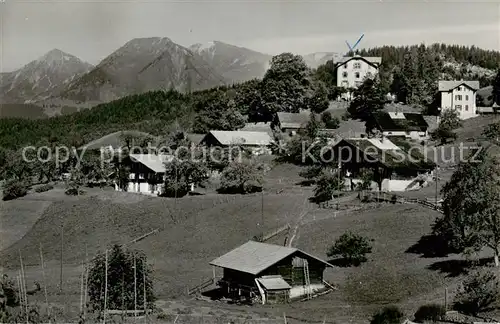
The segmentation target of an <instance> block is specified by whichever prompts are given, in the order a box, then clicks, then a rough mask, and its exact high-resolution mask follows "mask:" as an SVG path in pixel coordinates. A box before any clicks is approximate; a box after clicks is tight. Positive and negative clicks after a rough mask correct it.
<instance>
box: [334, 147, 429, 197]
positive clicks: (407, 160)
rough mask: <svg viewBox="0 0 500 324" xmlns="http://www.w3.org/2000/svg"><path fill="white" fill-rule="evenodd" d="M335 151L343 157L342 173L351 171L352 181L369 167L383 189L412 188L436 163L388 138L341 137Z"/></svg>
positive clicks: (340, 157)
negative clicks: (408, 150)
mask: <svg viewBox="0 0 500 324" xmlns="http://www.w3.org/2000/svg"><path fill="white" fill-rule="evenodd" d="M333 152H334V154H335V156H337V157H339V159H340V165H341V170H342V174H345V175H349V176H350V180H352V182H353V183H357V182H359V181H360V180H359V179H360V178H361V172H362V170H363V169H369V170H372V171H373V173H374V179H373V180H374V182H376V183H377V185H378V187H379V190H382V191H405V190H410V189H412V188H413V187H414V186H416V185H419V184H420V178H421V177H422V176H423V175H429V174H430V172H431V171H432V170H433V169H434V167H435V165H434V163H433V162H431V161H429V160H427V159H426V158H425V156H418V155H417V153H415V152H414V153H413V154H412V155H410V154H408V153H407V152H405V151H404V150H402V149H401V148H400V147H399V146H397V145H395V144H394V143H393V142H391V141H390V140H388V139H387V138H382V139H374V138H349V139H342V140H340V141H339V142H337V143H336V144H335V145H334V146H333Z"/></svg>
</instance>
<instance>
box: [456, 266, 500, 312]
mask: <svg viewBox="0 0 500 324" xmlns="http://www.w3.org/2000/svg"><path fill="white" fill-rule="evenodd" d="M498 289H499V285H498V279H497V276H496V275H495V273H493V272H492V271H476V272H474V273H473V274H471V275H469V276H468V277H467V278H466V279H465V280H464V281H463V282H462V285H461V286H460V288H459V290H458V292H457V294H456V295H455V303H454V305H453V306H454V308H455V310H458V311H460V312H462V313H464V314H469V315H477V314H478V313H480V312H482V311H485V310H487V309H488V308H489V307H491V306H492V305H493V304H495V303H496V302H497V301H498Z"/></svg>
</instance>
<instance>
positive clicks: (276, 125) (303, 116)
mask: <svg viewBox="0 0 500 324" xmlns="http://www.w3.org/2000/svg"><path fill="white" fill-rule="evenodd" d="M309 118H310V113H309V112H308V111H306V112H301V113H289V112H278V113H276V114H275V115H274V120H273V121H272V127H273V129H275V130H279V131H281V132H282V133H287V134H288V135H290V136H293V135H295V134H297V132H298V131H299V130H300V129H303V128H304V127H305V126H306V124H307V123H308V122H309Z"/></svg>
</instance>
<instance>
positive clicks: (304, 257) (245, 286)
mask: <svg viewBox="0 0 500 324" xmlns="http://www.w3.org/2000/svg"><path fill="white" fill-rule="evenodd" d="M210 265H212V266H214V267H220V268H222V269H223V275H222V278H221V279H220V280H219V281H218V282H217V284H218V286H219V287H221V290H222V292H223V293H224V295H225V296H226V297H229V298H233V299H247V300H248V299H251V300H254V299H260V301H261V302H262V303H263V304H265V303H277V302H288V301H290V299H292V298H296V297H300V296H304V295H310V294H312V293H314V292H316V291H319V290H325V289H326V287H327V286H328V284H326V282H325V281H324V280H323V271H324V270H325V268H326V267H333V266H332V265H331V264H329V263H328V262H326V261H323V260H321V259H319V258H317V257H314V256H312V255H310V254H307V253H306V252H303V251H301V250H299V249H296V248H291V247H284V246H280V245H274V244H267V243H260V242H254V241H249V242H247V243H245V244H243V245H241V246H240V247H237V248H236V249H234V250H232V251H230V252H228V253H226V254H224V255H223V256H221V257H219V258H217V259H215V260H213V261H212V262H210ZM214 277H215V269H214ZM214 279H215V278H214Z"/></svg>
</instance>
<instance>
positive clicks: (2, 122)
mask: <svg viewBox="0 0 500 324" xmlns="http://www.w3.org/2000/svg"><path fill="white" fill-rule="evenodd" d="M276 93H278V94H279V95H276ZM327 107H328V98H327V91H326V89H325V87H324V85H323V84H322V83H320V82H319V81H317V80H316V79H315V78H313V76H312V74H311V73H310V70H309V68H308V67H307V65H306V64H305V62H304V60H303V58H302V57H301V56H299V55H293V54H290V53H284V54H281V55H278V56H275V57H274V58H273V60H272V63H271V68H270V69H269V70H268V72H267V73H266V75H265V76H264V78H263V79H262V80H251V81H248V82H245V83H241V84H236V85H232V86H224V87H217V88H213V89H209V90H204V91H197V92H193V93H191V94H182V93H180V92H178V91H175V90H169V91H152V92H147V93H144V94H139V95H132V96H127V97H124V98H122V99H119V100H115V101H112V102H109V103H105V104H100V105H98V106H96V107H94V108H93V109H90V110H83V111H80V112H78V113H75V114H71V115H66V116H58V117H53V118H48V119H45V120H42V121H30V120H24V119H0V147H2V148H8V149H18V148H20V147H22V146H24V145H40V144H47V143H57V144H59V145H64V144H65V145H71V146H76V147H78V146H80V145H82V144H83V143H85V142H88V141H91V140H94V139H96V138H99V137H101V136H103V135H105V134H108V133H111V132H114V131H119V130H132V129H133V130H139V131H144V132H148V133H151V134H152V135H160V134H162V135H165V134H167V133H168V132H169V128H170V127H173V126H175V127H176V128H181V129H182V130H184V131H192V132H197V133H204V132H207V131H208V130H210V129H219V130H234V129H238V128H241V127H243V126H244V124H245V122H246V121H247V120H250V121H259V120H269V119H270V116H272V115H273V113H274V112H276V111H289V112H298V111H299V110H300V109H303V108H309V109H311V110H313V111H318V112H319V111H323V110H325V109H326V108H327Z"/></svg>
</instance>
